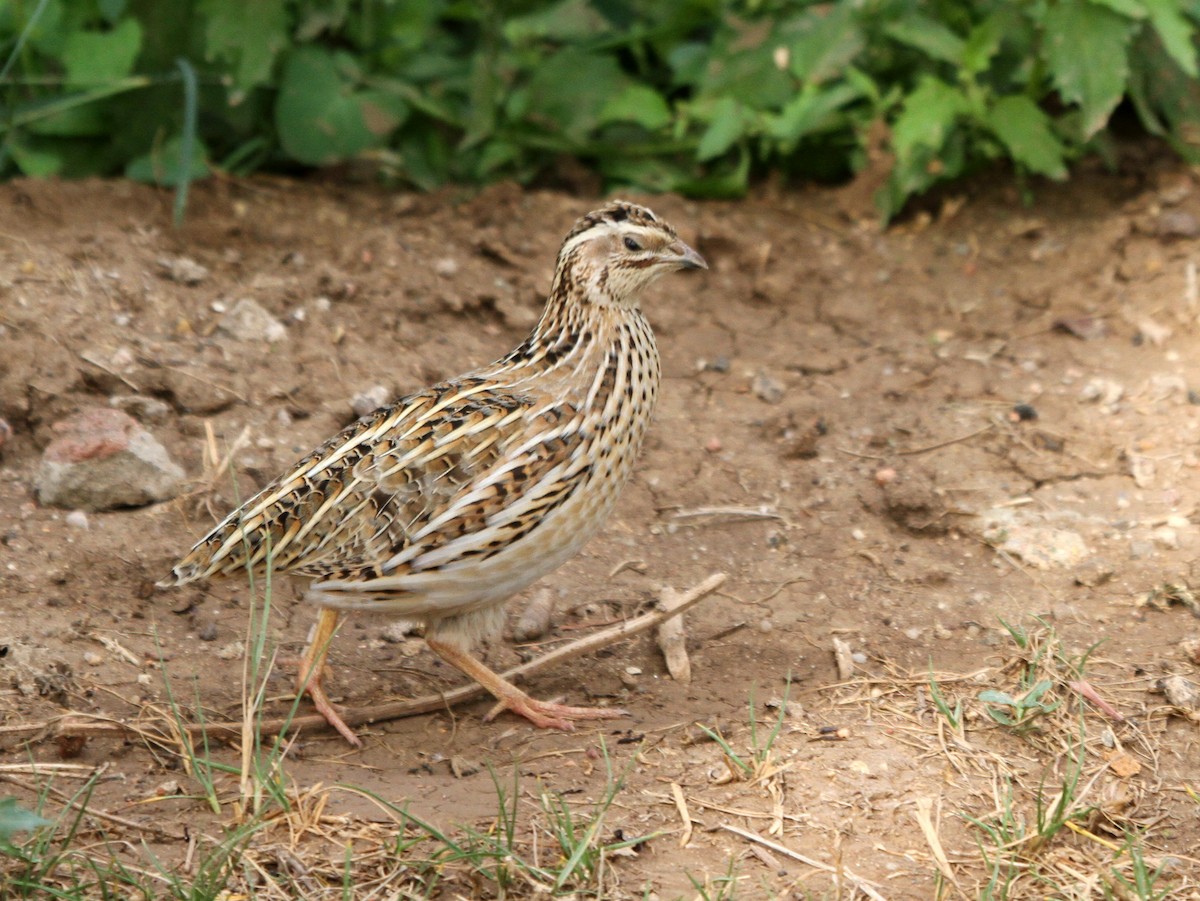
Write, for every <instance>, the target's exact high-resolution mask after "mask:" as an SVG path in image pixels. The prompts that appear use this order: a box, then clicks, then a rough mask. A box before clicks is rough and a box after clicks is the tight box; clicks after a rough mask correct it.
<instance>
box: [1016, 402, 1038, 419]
mask: <svg viewBox="0 0 1200 901" xmlns="http://www.w3.org/2000/svg"><path fill="white" fill-rule="evenodd" d="M1010 418H1015V421H1017V422H1029V421H1030V420H1033V419H1037V418H1038V412H1037V410H1035V409H1034V408H1033V406H1032V405H1031V404H1017V405H1016V406H1015V407H1013V408H1012V416H1010Z"/></svg>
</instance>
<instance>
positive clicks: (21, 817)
mask: <svg viewBox="0 0 1200 901" xmlns="http://www.w3.org/2000/svg"><path fill="white" fill-rule="evenodd" d="M49 825H50V820H47V819H43V818H42V817H40V816H38V815H37V814H36V813H34V812H33V811H30V810H26V809H25V808H23V807H19V806H17V799H16V798H0V846H4V847H12V837H13V833H15V832H28V831H29V830H30V829H37V828H38V827H39V826H49Z"/></svg>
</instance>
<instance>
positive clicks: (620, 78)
mask: <svg viewBox="0 0 1200 901" xmlns="http://www.w3.org/2000/svg"><path fill="white" fill-rule="evenodd" d="M627 80H628V77H627V76H626V75H625V74H624V73H623V72H622V71H621V67H620V66H619V65H618V64H617V60H616V58H615V57H613V56H610V55H608V54H600V53H589V52H587V51H584V50H579V49H577V48H574V47H568V48H566V49H564V50H560V51H558V52H557V53H555V54H554V55H553V56H551V57H550V58H549V59H546V60H544V61H543V62H542V63H541V64H540V65H539V66H537V67H536V68H535V69H534V71H533V74H532V76H531V77H530V79H529V83H528V84H527V85H526V89H527V94H526V95H525V98H526V101H527V105H526V106H525V109H524V110H523V112H522V113H521V116H520V118H525V119H526V120H528V121H530V122H532V123H534V124H536V125H538V126H539V127H540V128H541V129H542V130H544V131H547V132H550V133H558V134H562V135H564V136H565V137H566V138H567V139H568V140H570V141H572V142H574V143H577V144H580V145H582V144H585V143H586V141H587V139H588V136H589V134H590V133H591V131H592V129H593V128H595V127H596V125H597V124H598V122H599V120H600V111H601V109H602V108H603V107H604V104H605V102H606V100H605V98H608V97H612V96H614V95H616V94H618V93H620V92H621V90H622V88H623V87H624V85H625V83H626V82H627Z"/></svg>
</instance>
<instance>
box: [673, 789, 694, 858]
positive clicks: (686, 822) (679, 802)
mask: <svg viewBox="0 0 1200 901" xmlns="http://www.w3.org/2000/svg"><path fill="white" fill-rule="evenodd" d="M671 797H672V798H674V799H675V809H676V810H678V811H679V819H680V820H681V821H682V822H683V831H682V832H681V833H680V835H679V847H681V848H686V847H687V843H688V842H690V841H691V840H692V814H691V812H690V811H689V810H688V806H687V799H686V798H685V797H684V796H683V789H682V788H681V787H680V785H679V783H678V782H672V783H671Z"/></svg>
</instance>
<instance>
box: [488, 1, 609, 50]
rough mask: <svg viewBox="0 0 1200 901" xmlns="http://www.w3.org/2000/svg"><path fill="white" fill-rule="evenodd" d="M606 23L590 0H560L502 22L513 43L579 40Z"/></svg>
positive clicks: (601, 28)
mask: <svg viewBox="0 0 1200 901" xmlns="http://www.w3.org/2000/svg"><path fill="white" fill-rule="evenodd" d="M605 25H606V23H605V21H604V18H603V17H602V16H601V15H600V13H598V12H597V11H596V10H595V8H594V5H593V4H592V3H591V2H590V0H561V2H560V3H555V4H552V5H550V6H547V7H545V8H544V9H542V10H539V11H538V12H535V13H530V14H529V15H526V16H517V17H515V18H512V19H509V20H508V21H507V22H505V23H504V37H505V39H506V40H507V41H508V42H509V43H512V44H523V43H526V42H529V41H535V40H545V41H556V42H561V43H571V42H576V43H578V42H580V41H581V40H583V39H586V38H591V37H594V36H595V35H596V33H597V32H600V31H602V30H603V29H604V27H605Z"/></svg>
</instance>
